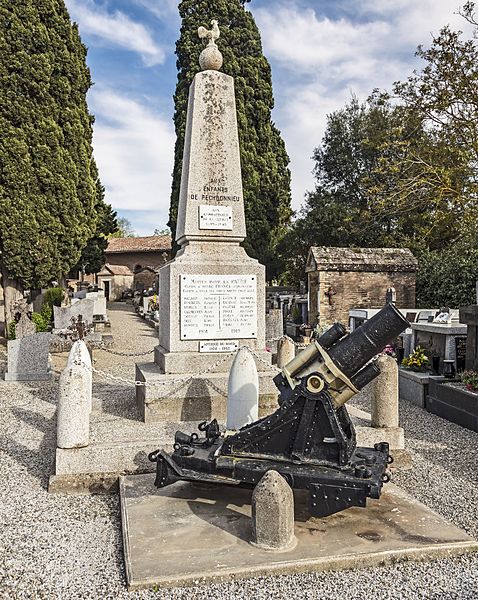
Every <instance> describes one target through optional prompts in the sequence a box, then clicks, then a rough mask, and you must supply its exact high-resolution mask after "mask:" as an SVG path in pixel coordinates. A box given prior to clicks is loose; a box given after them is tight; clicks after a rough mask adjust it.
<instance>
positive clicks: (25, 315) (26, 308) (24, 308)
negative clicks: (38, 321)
mask: <svg viewBox="0 0 478 600" xmlns="http://www.w3.org/2000/svg"><path fill="white" fill-rule="evenodd" d="M13 312H14V314H15V316H16V317H18V316H20V318H19V320H18V321H17V323H16V325H15V338H16V339H17V340H20V339H21V338H23V337H25V336H26V335H33V334H35V333H36V327H35V323H33V321H32V320H31V319H30V315H31V313H32V307H31V305H29V304H28V303H27V302H26V300H25V299H24V298H21V299H20V300H17V301H16V302H15V304H14V307H13Z"/></svg>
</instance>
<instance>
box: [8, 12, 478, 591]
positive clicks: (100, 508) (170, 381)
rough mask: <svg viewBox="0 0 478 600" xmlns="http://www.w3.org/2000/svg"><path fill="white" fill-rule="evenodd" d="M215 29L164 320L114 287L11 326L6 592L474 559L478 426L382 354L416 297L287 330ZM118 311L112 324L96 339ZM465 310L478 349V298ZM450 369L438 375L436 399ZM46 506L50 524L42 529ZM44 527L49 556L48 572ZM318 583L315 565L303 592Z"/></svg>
mask: <svg viewBox="0 0 478 600" xmlns="http://www.w3.org/2000/svg"><path fill="white" fill-rule="evenodd" d="M198 33H199V36H200V37H201V39H204V40H205V43H206V44H207V45H205V48H204V50H203V51H202V53H201V55H200V56H199V57H198V60H199V64H200V66H201V71H200V72H199V73H198V74H197V75H196V76H195V77H194V79H193V81H192V83H191V86H190V90H189V102H188V111H187V124H186V136H185V146H184V158H183V168H182V180H181V191H180V203H179V208H178V225H177V231H176V242H177V244H178V247H179V250H178V252H177V254H176V256H175V257H174V258H173V259H172V260H171V261H169V262H167V263H166V264H164V265H163V266H161V267H160V268H159V270H158V287H159V290H160V294H159V298H158V299H156V297H155V301H156V300H157V302H158V303H159V312H158V317H157V322H156V320H155V319H151V325H152V326H150V325H148V323H147V322H146V321H143V320H141V319H140V318H139V317H138V316H137V315H136V314H135V313H134V312H133V311H132V310H131V309H130V307H129V305H127V304H126V303H111V304H109V305H108V314H107V313H106V300H105V299H104V298H101V300H102V302H101V311H100V310H97V311H94V310H93V300H94V301H95V302H98V297H97V294H98V292H93V293H91V294H96V296H95V297H94V298H93V297H92V298H91V299H84V300H83V299H82V300H81V301H78V302H75V303H74V304H73V307H61V308H57V307H55V309H56V310H55V311H54V312H55V329H54V330H53V332H52V333H51V334H50V333H40V334H38V333H35V332H34V328H33V324H32V321H31V320H30V317H29V316H28V314H29V310H27V309H28V307H25V306H23V308H22V310H21V311H20V312H21V313H22V314H21V316H20V319H19V321H18V324H17V334H18V335H17V340H14V341H13V342H12V341H9V342H8V360H7V361H5V362H6V365H7V368H6V369H5V371H6V372H5V381H4V382H1V383H0V390H1V391H4V392H5V397H6V400H5V408H6V409H7V411H9V412H8V415H9V416H8V418H13V417H14V418H15V419H17V420H18V422H19V423H21V426H20V427H19V429H18V431H17V432H15V431H13V429H12V428H11V427H10V425H9V422H8V421H7V420H6V419H3V420H2V427H3V426H4V425H5V424H6V425H7V427H6V429H5V431H6V434H5V443H4V448H2V450H4V452H5V455H6V456H7V457H8V458H9V459H10V460H11V462H14V463H15V464H16V465H17V464H18V467H17V468H16V470H15V469H14V467H12V466H9V467H8V468H6V469H5V473H4V480H5V483H6V489H8V490H9V491H8V494H9V495H13V494H18V503H19V505H20V507H21V510H22V512H23V513H24V515H28V519H27V520H25V525H24V526H23V525H22V531H21V536H18V538H19V539H21V543H20V542H18V541H17V539H14V536H12V534H11V531H12V530H13V528H14V525H12V521H13V520H12V519H11V517H10V513H8V518H5V523H7V529H6V531H7V534H6V536H5V539H4V540H3V541H1V542H0V597H5V598H7V597H12V598H16V597H18V598H22V597H34V598H36V597H39V598H42V597H45V598H46V597H66V596H65V592H64V589H66V588H68V586H69V585H70V584H69V578H70V579H71V581H73V583H72V586H73V587H75V593H76V592H77V595H75V594H74V593H73V594H69V596H68V597H105V598H107V597H115V598H116V597H118V598H119V597H121V598H123V597H124V598H127V597H132V596H131V593H134V597H139V598H143V597H144V598H149V597H164V598H170V597H171V598H173V597H181V598H183V597H184V598H196V597H197V598H233V597H238V598H239V597H244V598H256V597H257V598H260V597H266V595H267V597H284V598H289V597H290V598H293V597H317V598H326V597H329V592H328V591H327V589H326V586H328V585H331V586H332V587H337V589H339V586H340V589H342V590H345V589H347V578H348V577H349V576H350V577H352V578H358V581H359V583H358V585H359V586H360V585H365V584H364V581H365V580H370V579H371V580H372V581H374V582H376V587H377V588H380V586H382V589H379V590H378V592H377V594H380V593H381V592H382V591H383V592H384V594H383V595H382V596H380V595H377V596H376V597H377V598H378V597H383V598H386V597H400V595H399V594H398V595H397V592H396V587H395V588H394V590H392V591H391V592H390V593H391V595H385V593H388V591H390V590H387V589H385V588H386V587H387V585H390V586H391V587H392V586H393V585H395V582H393V581H392V582H390V581H388V582H387V579H388V578H390V577H392V576H393V574H394V573H395V572H396V569H403V570H404V573H405V575H404V576H403V577H404V578H405V579H407V580H410V581H412V582H413V577H414V575H415V574H416V573H421V574H422V575H423V574H425V575H423V576H424V577H425V578H426V577H427V573H428V569H434V570H433V571H432V572H433V573H434V574H435V577H438V576H439V575H438V576H437V575H436V574H437V573H438V574H439V571H440V565H441V564H443V565H445V566H446V567H447V568H450V569H455V568H456V570H457V572H458V571H460V569H468V571H469V572H470V573H473V572H474V573H475V574H476V556H475V553H476V552H477V551H478V541H477V540H476V536H477V533H476V529H473V527H474V525H473V523H475V525H476V514H475V515H473V514H471V516H470V513H473V510H474V508H476V460H475V459H474V458H473V456H474V454H473V452H474V450H473V443H474V442H475V444H476V434H475V433H474V432H473V431H471V430H472V429H473V427H470V426H469V423H468V422H467V424H465V427H466V429H463V428H461V427H459V425H458V424H455V423H459V421H455V422H453V423H449V422H446V425H444V421H443V422H442V420H440V419H438V417H436V416H435V415H433V414H431V413H433V412H435V414H440V412H439V411H440V410H445V409H444V408H436V409H435V410H434V411H433V410H431V411H430V413H426V415H425V416H423V414H425V413H424V409H425V407H424V406H418V405H417V403H416V402H413V401H412V402H409V401H408V400H406V401H405V400H403V398H402V399H400V400H399V395H400V392H399V377H400V375H399V367H398V364H397V359H396V357H392V356H390V355H387V353H386V352H385V353H384V349H385V348H386V347H387V345H388V344H390V343H392V342H393V341H394V340H396V339H397V338H399V336H403V335H404V336H406V335H411V334H410V333H407V331H409V330H412V329H413V331H416V329H417V330H418V329H420V327H417V328H416V329H415V328H413V325H411V323H410V322H409V320H408V317H409V316H410V315H408V316H406V315H404V314H403V311H400V310H399V309H398V308H397V307H396V305H395V302H393V299H392V298H391V296H390V298H388V299H389V300H391V301H389V302H385V298H384V299H383V306H382V307H380V309H379V310H377V311H375V314H373V315H370V316H369V318H367V319H366V320H365V322H364V323H362V324H361V325H360V326H357V327H356V328H354V329H353V330H352V331H348V330H347V325H348V324H347V323H345V324H342V323H339V322H335V323H334V324H333V325H332V326H331V327H329V328H327V329H326V330H325V331H322V332H321V334H320V335H318V336H317V337H316V338H314V339H308V343H303V344H300V345H299V344H296V343H294V342H293V341H292V340H291V339H290V337H288V336H285V335H280V336H279V338H278V339H277V338H273V339H270V338H269V336H268V334H267V331H266V329H267V328H266V281H265V268H264V266H263V265H261V264H260V262H259V261H257V260H256V259H253V258H250V257H249V256H248V255H247V253H246V251H245V250H244V248H243V246H242V245H241V243H242V242H243V241H244V239H245V238H246V236H247V231H246V223H245V215H244V199H243V188H242V174H241V162H240V152H239V132H238V126H237V117H236V102H235V91H234V79H233V78H232V77H231V76H229V75H226V74H224V73H222V72H221V68H222V64H223V57H222V55H221V52H220V50H219V48H218V44H217V42H218V40H219V39H220V24H218V23H217V21H212V23H211V29H210V30H209V29H207V28H205V27H200V29H199V32H198ZM91 294H90V295H91ZM330 296H332V294H331V295H330ZM477 300H478V299H477ZM80 303H83V304H88V311H85V310H82V309H81V308H80V306H83V304H80ZM148 304H149V301H145V304H144V305H142V307H141V312H147V306H148ZM155 310H156V309H155ZM86 313H87V314H86ZM100 313H101V319H99V320H100V321H101V327H100V328H99V329H100V330H101V331H102V330H103V325H104V322H108V324H110V325H111V331H112V334H113V338H112V340H113V342H111V341H110V343H109V344H108V345H107V344H105V343H103V342H101V341H99V342H95V344H93V343H92V342H91V339H92V338H91V337H90V338H88V334H89V331H90V329H91V330H93V328H94V323H93V322H94V320H95V319H94V317H95V316H96V317H98V314H100ZM461 313H462V315H461V316H462V322H463V323H465V324H467V326H468V330H467V331H468V336H469V337H468V341H467V346H466V349H467V355H466V358H465V359H464V360H466V361H468V365H469V366H470V367H471V363H472V362H473V361H474V360H476V355H477V348H476V330H477V325H476V324H477V318H476V314H477V311H476V306H470V307H464V308H462V309H461ZM85 314H86V317H87V322H86V323H85V322H84V321H82V318H83V315H85ZM96 320H97V321H98V319H96ZM450 325H451V323H450ZM443 327H445V328H446V327H447V325H446V324H443ZM443 327H442V329H441V330H440V324H438V325H435V324H434V328H435V330H436V331H440V334H443V331H444V329H443ZM421 330H423V331H426V330H427V329H426V327H425V328H424V327H422V328H421ZM462 330H463V325H462V329H461V330H460V331H461V332H463V331H462ZM447 331H448V332H449V330H447ZM61 335H63V337H64V338H66V339H67V340H68V343H69V347H68V352H67V353H66V352H63V353H60V352H58V353H55V354H53V355H50V356H48V342H49V340H50V336H61ZM443 335H444V334H443ZM90 336H91V334H90ZM110 337H111V336H110ZM32 339H33V341H32ZM131 340H133V348H132V346H131ZM271 342H274V343H275V344H276V345H277V352H272V351H271V347H272V344H271ZM45 344H46V345H45ZM39 345H41V360H40V359H38V358H35V357H36V356H37V354H38V352H39V351H38V348H37V346H39ZM299 346H300V347H299ZM128 348H130V349H131V348H132V350H128ZM38 356H40V354H38ZM447 356H448V355H447ZM19 357H20V358H21V360H20V358H19ZM32 357H33V358H32ZM37 363H38V364H37ZM133 371H134V378H133V379H132V378H131V377H133ZM428 379H429V380H430V381H429V382H428ZM445 379H446V378H445V377H444V376H442V375H438V374H435V375H430V377H428V374H427V384H429V389H430V391H433V393H434V394H436V395H437V398H438V395H439V392H440V390H441V391H442V392H443V389H442V387H440V386H443V384H444V383H445V384H446V381H445ZM407 381H408V380H407ZM19 385H24V386H25V387H24V388H22V389H21V390H20V391H19V390H18V389H17V388H16V387H14V386H19ZM402 385H403V382H402ZM420 385H421V384H420ZM2 386H3V388H2ZM35 386H37V387H35ZM41 386H44V387H41ZM422 391H423V390H421V392H422ZM447 393H448V394H450V391H449V389H448V392H447ZM9 394H11V398H10V399H9V398H7V396H9ZM17 396H18V398H19V400H18V401H17V399H16V397H17ZM425 396H426V394H425ZM428 398H429V400H428V402H430V403H431V404H430V406H431V405H432V404H433V402H435V406H438V400H437V399H434V397H432V396H428ZM430 398H431V399H430ZM442 400H443V399H442ZM468 401H469V398H468V399H466V400H465V401H464V402H468ZM444 403H445V400H443V401H442V404H441V405H440V406H442V405H443V404H444ZM467 406H468V405H467ZM399 408H400V418H399ZM7 411H6V414H7ZM467 411H468V412H467ZM465 412H467V415H469V414H471V413H469V409H468V408H467V410H466V411H465ZM451 420H452V421H453V419H451ZM3 421H5V422H3ZM475 431H476V429H475ZM445 451H446V453H450V452H451V451H453V453H454V456H453V457H452V459H451V460H449V459H447V460H449V462H447V460H446V459H445V456H444V455H445ZM450 465H451V466H450ZM458 470H460V472H463V473H464V475H463V477H462V476H461V475H458V474H457V472H458ZM35 486H36V487H37V488H40V487H41V493H40V500H38V498H37V496H38V494H39V492H38V491H37V490H36V491H35V489H34V488H35ZM2 493H3V492H2ZM460 494H461V496H460ZM443 498H447V499H448V501H449V503H450V506H451V507H452V508H451V509H448V508H444V506H443V504H444V503H443ZM35 502H40V503H41V507H40V508H37V507H36V506H35V505H34V503H35ZM467 502H468V505H467ZM10 505H11V502H10V504H8V503H7V502H5V506H10ZM32 507H33V508H32ZM2 510H4V509H0V515H2V512H1V511H2ZM5 510H7V509H5ZM8 510H10V509H8ZM45 515H47V516H48V519H49V521H48V522H47V523H46V522H45V521H44V519H46V517H45ZM50 516H51V518H50ZM29 519H31V520H32V521H34V520H35V519H38V520H39V522H41V523H43V525H42V527H44V529H45V534H44V535H43V534H41V535H40V534H38V532H36V531H35V532H34V533H33V534H32V533H31V530H32V528H33V525H32V524H31V523H30V522H29ZM470 523H472V524H471V525H470ZM35 536H39V538H40V539H39V541H38V540H36V538H35V544H36V546H35V547H34V549H33V550H30V549H29V547H28V544H29V539H30V537H35ZM38 546H40V551H39V552H40V554H41V560H46V559H45V556H46V557H47V564H48V566H45V565H42V564H41V563H39V564H40V567H39V568H41V569H42V570H43V571H44V573H42V576H41V577H40V580H41V583H37V582H36V583H31V584H30V583H29V582H30V579H29V578H30V574H29V573H28V565H27V561H29V562H30V561H31V562H32V563H34V562H35V559H36V552H37V551H38ZM20 549H21V550H22V552H21V553H20V552H19V550H20ZM2 554H4V555H5V556H6V555H7V554H8V560H7V561H6V563H5V564H2ZM22 561H23V562H22ZM455 561H456V563H455ZM460 561H461V562H460ZM455 564H456V565H457V566H455ZM430 565H432V566H430ZM433 565H436V566H435V567H433ZM36 568H37V567H36V565H35V566H33V569H32V570H33V571H34V572H35V574H36ZM20 571H22V572H23V578H22V581H25V582H26V583H25V585H26V588H27V591H26V592H25V593H23V592H22V594H19V595H18V596H17V595H15V591H14V590H15V585H16V584H15V581H14V580H13V579H12V577H10V575H9V572H12V573H13V572H15V573H16V575H15V576H16V577H18V573H19V572H20ZM92 571H94V572H95V576H94V577H90V572H92ZM468 571H467V572H468ZM85 572H87V573H88V576H87V578H84V573H85ZM35 576H36V575H35ZM42 577H43V579H42ZM327 577H330V578H331V579H330V580H326V578H327ZM2 578H3V584H2ZM95 578H96V579H95ZM310 578H312V579H310ZM334 578H335V579H334ZM93 579H95V581H94V582H93V583H91V581H93ZM309 579H310V580H311V581H312V582H313V583H312V584H310V583H307V581H308V580H309ZM470 579H472V577H470ZM50 580H52V581H55V582H56V583H55V585H57V587H55V591H54V592H53V593H50V591H49V588H48V585H50V584H49V582H50ZM85 580H86V583H85ZM90 580H91V581H90ZM32 581H33V580H32ZM65 581H66V582H67V583H66V584H65ZM476 581H477V585H478V579H476ZM264 582H265V583H264ZM2 585H3V586H4V587H3V589H2ZM22 585H23V584H22ZM29 585H31V586H32V587H31V590H30V596H28V594H29V591H28V586H29ZM302 585H304V586H308V585H310V586H312V587H309V588H306V589H307V590H308V591H306V592H304V593H305V594H306V596H300V593H301V586H302ZM322 585H323V586H324V588H323V590H322V589H321V586H322ZM396 585H398V584H396ZM410 585H413V583H411V584H410ZM434 585H436V589H435V588H434ZM441 585H442V582H441V581H434V582H433V581H431V582H430V584H429V586H430V588H429V592H430V593H429V595H428V596H423V597H430V598H434V599H436V600H438V599H439V598H442V597H443V598H445V597H448V596H445V595H443V596H441V595H440V593H441V592H440V586H441ZM473 585H474V583H473V581H471V586H472V587H473ZM35 586H38V587H35ZM62 586H63V587H62ZM82 586H83V587H82ZM264 586H265V587H264ZM263 587H264V594H266V595H264V596H263V595H262V593H263V592H262V591H261V588H263ZM69 589H70V590H71V588H69ZM475 589H478V588H475ZM269 590H270V591H269ZM310 590H313V591H310ZM468 591H469V590H466V594H468ZM435 592H436V593H435ZM3 593H5V596H2V594H3ZM470 593H471V594H472V593H473V590H471V592H470ZM25 594H26V595H25ZM169 594H171V595H169ZM174 594H181V595H180V596H179V595H178V596H175V595H174ZM310 594H312V595H310ZM313 594H316V596H313ZM330 597H332V596H330ZM334 597H335V596H334ZM450 597H451V596H450ZM472 597H473V596H472V595H469V594H468V595H463V598H472Z"/></svg>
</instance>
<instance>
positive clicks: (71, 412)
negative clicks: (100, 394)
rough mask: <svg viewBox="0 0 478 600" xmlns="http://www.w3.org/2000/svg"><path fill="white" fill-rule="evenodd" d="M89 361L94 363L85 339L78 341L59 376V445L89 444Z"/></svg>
mask: <svg viewBox="0 0 478 600" xmlns="http://www.w3.org/2000/svg"><path fill="white" fill-rule="evenodd" d="M85 352H86V355H85ZM86 356H87V357H88V358H87V359H86ZM82 358H84V360H82ZM88 362H89V364H90V365H91V361H90V358H89V353H88V349H87V347H86V344H85V342H83V341H82V340H80V341H78V342H75V343H74V344H73V348H72V349H71V352H70V355H69V356H68V362H67V365H66V367H65V369H64V370H63V372H62V374H61V375H60V384H59V394H58V415H57V446H58V448H83V447H85V446H88V444H89V440H90V412H91V398H92V373H91V366H90V367H88V364H85V363H88Z"/></svg>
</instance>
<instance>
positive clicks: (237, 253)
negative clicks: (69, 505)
mask: <svg viewBox="0 0 478 600" xmlns="http://www.w3.org/2000/svg"><path fill="white" fill-rule="evenodd" d="M211 46H212V42H211V43H210V46H208V48H209V50H208V52H207V53H206V55H203V57H202V63H203V64H204V65H205V67H204V68H205V69H206V70H204V71H202V72H200V73H198V74H197V75H196V76H195V78H194V80H193V82H192V84H191V88H190V92H189V103H188V115H187V123H186V138H185V146H184V158H183V168H182V180H181V192H180V200H179V208H178V223H177V231H176V241H177V243H178V245H179V246H180V249H179V251H178V253H177V254H176V257H175V259H174V260H172V261H170V262H169V263H167V264H166V265H164V266H163V267H161V269H160V270H159V289H160V290H161V298H162V301H161V303H160V309H159V322H160V326H159V345H158V346H157V347H156V349H155V364H154V365H147V364H146V365H144V364H140V365H137V373H136V374H137V379H139V380H140V381H145V382H146V384H148V383H156V384H157V383H158V382H160V381H161V382H165V383H167V381H168V380H170V381H174V379H178V377H181V376H184V374H191V373H199V372H202V371H206V370H208V369H210V367H211V366H212V365H213V364H214V363H216V362H218V359H220V358H221V354H222V353H230V352H232V351H234V350H236V349H237V348H238V347H240V346H248V347H249V348H250V349H251V350H252V351H254V353H255V354H256V359H257V360H258V361H259V362H258V370H259V380H260V389H261V391H260V398H261V400H260V401H261V403H262V405H263V406H265V405H268V406H270V405H271V404H272V405H273V404H274V402H275V401H276V399H277V391H276V390H275V388H274V385H273V382H272V377H273V372H272V371H271V370H270V369H269V367H268V365H270V364H271V355H270V353H268V352H267V351H266V350H265V345H266V344H265V342H266V340H265V269H264V267H263V265H261V264H259V262H258V261H257V260H255V259H252V258H250V257H249V256H248V255H247V254H246V252H245V250H244V248H242V246H240V243H241V242H242V241H243V240H244V238H245V237H246V225H245V216H244V199H243V191H242V175H241V165H240V154H239V138H238V130H237V119H236V105H235V96H234V80H233V78H232V77H230V76H229V75H225V74H224V73H220V72H218V71H217V70H214V69H215V68H216V67H215V65H217V64H218V63H217V52H219V51H218V50H217V48H216V47H215V48H213V49H212V50H211ZM214 46H215V45H214ZM208 56H209V57H212V58H211V60H209V59H208ZM231 363H232V356H231V357H229V358H228V357H227V356H226V360H224V361H223V362H222V363H221V365H218V366H217V367H216V368H215V369H214V371H215V372H214V373H208V374H203V375H200V376H198V377H196V378H194V380H193V381H192V382H190V385H189V386H187V387H185V386H183V388H182V389H179V390H177V389H170V390H166V389H165V388H163V394H164V396H166V397H164V396H163V398H162V400H159V398H160V396H159V391H160V386H158V385H156V389H155V388H153V387H152V386H148V385H146V387H145V386H138V387H137V400H138V405H139V407H140V410H142V411H143V414H144V418H145V420H146V421H149V420H162V419H166V420H169V419H173V420H176V419H178V418H180V419H181V420H194V419H196V418H198V419H203V418H209V417H210V416H211V413H214V414H215V415H219V418H222V417H225V392H223V391H222V390H226V389H227V374H228V372H229V369H230V366H231ZM176 388H177V386H176Z"/></svg>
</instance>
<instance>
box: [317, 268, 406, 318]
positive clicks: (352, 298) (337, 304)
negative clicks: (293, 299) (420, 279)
mask: <svg viewBox="0 0 478 600" xmlns="http://www.w3.org/2000/svg"><path fill="white" fill-rule="evenodd" d="M319 281H320V284H319ZM330 287H332V288H333V289H334V291H335V292H336V293H335V295H333V296H330V302H329V296H327V295H326V293H325V292H327V290H329V288H330ZM389 287H393V288H395V290H396V293H397V302H396V305H397V307H398V308H414V307H415V273H397V272H392V273H373V272H372V273H360V272H354V271H328V272H327V271H315V272H313V273H309V322H310V323H315V321H316V319H317V314H318V306H317V304H318V303H317V299H318V296H317V294H318V293H319V294H320V297H319V298H320V300H319V302H320V324H321V325H324V324H331V323H334V322H335V321H340V322H341V323H343V324H344V325H348V320H349V310H350V309H351V308H381V307H382V306H384V304H385V296H386V293H387V289H388V288H389Z"/></svg>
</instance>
